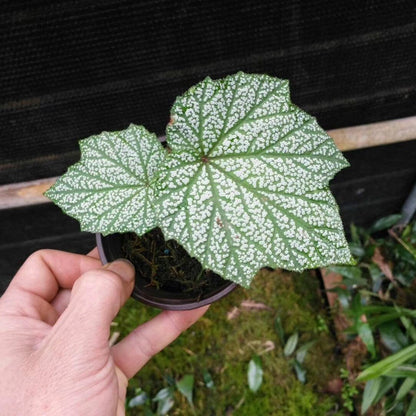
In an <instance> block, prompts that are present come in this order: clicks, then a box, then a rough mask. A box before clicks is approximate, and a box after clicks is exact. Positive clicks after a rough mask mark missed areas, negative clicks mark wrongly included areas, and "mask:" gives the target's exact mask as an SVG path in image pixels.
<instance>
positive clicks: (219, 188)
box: [47, 72, 351, 287]
mask: <svg viewBox="0 0 416 416" xmlns="http://www.w3.org/2000/svg"><path fill="white" fill-rule="evenodd" d="M166 142H167V147H166V148H164V147H163V146H162V145H161V144H160V143H159V141H158V140H157V138H156V136H155V135H154V134H151V133H149V132H148V131H147V130H146V129H145V128H144V127H142V126H135V125H131V126H130V127H129V128H127V129H126V130H122V131H119V132H113V133H109V132H103V133H101V134H100V135H96V136H91V137H89V138H88V139H85V140H82V141H81V142H80V147H81V160H80V161H79V162H78V163H77V164H75V165H73V166H72V167H70V168H69V169H68V172H67V173H66V174H65V175H63V176H62V177H61V178H60V179H58V181H57V183H56V184H55V185H54V186H53V187H52V188H51V189H50V190H49V191H48V192H47V196H48V197H49V198H51V199H52V200H53V201H54V202H56V203H57V204H58V205H59V206H60V207H61V208H62V209H63V210H64V211H65V212H66V213H68V214H69V215H71V216H73V217H75V218H76V219H78V220H79V221H80V223H81V227H82V229H83V230H86V231H91V232H100V233H103V234H105V235H106V234H111V233H126V232H133V233H135V234H137V235H138V236H143V235H146V233H148V232H150V231H151V230H152V229H154V228H155V227H159V228H160V230H161V231H162V232H163V235H164V238H165V239H166V240H170V239H172V240H175V241H177V242H178V243H179V244H180V245H181V246H182V247H183V248H184V249H185V250H186V251H187V252H188V253H189V255H190V256H191V257H194V258H196V259H197V260H198V261H199V262H200V264H201V265H202V268H203V269H207V270H211V271H213V272H214V273H217V274H219V275H220V276H222V277H223V278H225V279H228V280H231V281H234V282H236V283H238V284H240V285H242V286H244V287H248V285H249V284H250V282H251V280H252V279H253V277H254V275H255V273H256V272H257V271H258V270H259V269H260V268H261V267H264V266H270V267H273V268H275V267H281V268H285V269H289V270H296V271H300V270H304V269H306V268H312V267H317V266H323V265H328V264H333V263H350V262H351V254H350V251H349V248H348V244H347V243H346V240H345V236H344V232H343V227H342V223H341V219H340V217H339V212H338V207H337V204H336V202H335V200H334V198H333V196H332V195H331V192H330V190H329V187H328V182H329V181H330V180H331V179H332V178H333V176H334V175H335V174H336V173H337V172H338V171H339V170H341V169H342V168H344V167H346V166H348V162H347V161H346V160H345V158H344V157H343V156H342V154H341V152H339V151H338V149H337V148H336V146H335V145H334V142H333V140H332V139H331V138H330V137H329V136H328V135H327V134H326V133H325V131H324V130H323V129H322V128H321V127H319V125H318V124H317V121H316V120H315V118H314V117H312V116H310V115H308V114H307V113H305V112H304V111H302V110H301V109H299V108H298V107H297V106H295V105H294V104H293V103H292V102H291V100H290V95H289V85H288V82H287V81H286V80H281V79H279V78H274V77H270V76H267V75H253V74H245V73H242V72H239V73H237V74H234V75H231V76H228V77H226V78H224V79H220V80H212V79H210V78H206V79H205V80H203V81H202V82H200V83H199V84H197V85H195V86H194V87H191V88H190V89H189V90H188V91H187V92H186V93H185V94H183V95H182V96H180V97H178V98H177V99H176V101H175V103H174V105H173V107H172V109H171V120H170V122H169V124H168V126H167V128H166ZM147 260H148V261H151V260H149V259H147ZM173 266H176V265H173ZM198 276H199V274H198Z"/></svg>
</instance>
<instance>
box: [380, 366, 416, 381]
mask: <svg viewBox="0 0 416 416" xmlns="http://www.w3.org/2000/svg"><path fill="white" fill-rule="evenodd" d="M386 376H389V377H393V378H404V377H410V378H414V379H416V366H415V365H411V364H405V365H399V366H398V367H396V368H393V370H390V371H389V372H388V373H386Z"/></svg>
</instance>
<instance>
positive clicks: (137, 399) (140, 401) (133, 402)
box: [128, 391, 149, 408]
mask: <svg viewBox="0 0 416 416" xmlns="http://www.w3.org/2000/svg"><path fill="white" fill-rule="evenodd" d="M148 399H149V397H148V396H147V394H146V392H144V391H140V392H139V394H137V395H136V396H134V397H133V398H132V399H130V400H129V404H128V406H129V407H130V408H131V407H136V406H143V405H144V404H146V403H147V401H148Z"/></svg>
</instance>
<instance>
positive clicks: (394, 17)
mask: <svg viewBox="0 0 416 416" xmlns="http://www.w3.org/2000/svg"><path fill="white" fill-rule="evenodd" d="M415 46H416V3H415V2H414V1H411V0H395V1H392V0H378V1H369V0H368V1H363V0H359V1H358V0H357V1H333V0H316V1H300V0H281V1H269V0H267V1H244V0H238V1H236V0H231V1H210V2H207V1H171V0H170V1H165V0H163V1H162V0H151V1H150V0H149V1H119V0H113V1H112V0H101V1H95V2H94V1H85V0H83V1H77V0H73V1H70V0H56V1H53V2H51V1H40V0H30V1H29V0H26V1H9V2H2V5H1V6H0V66H1V71H0V92H1V94H0V137H1V146H0V184H2V183H10V182H18V181H23V180H31V179H38V178H42V177H48V176H55V175H60V174H62V173H63V172H64V171H65V169H66V167H67V166H68V165H69V164H71V163H73V162H74V161H75V160H77V158H78V156H79V155H78V144H77V141H78V140H79V139H81V138H84V137H87V136H89V135H91V134H96V133H99V132H101V131H103V130H110V131H111V130H119V129H123V128H125V127H127V126H128V124H129V123H130V122H134V123H137V124H143V125H145V126H146V127H147V128H148V129H149V130H151V131H154V132H156V133H157V134H163V132H164V128H165V125H166V123H167V121H168V120H169V109H170V106H171V104H172V103H173V101H174V99H175V97H176V96H177V95H179V94H181V93H182V92H184V91H185V90H186V89H188V88H189V87H190V86H191V85H193V84H194V83H195V82H197V81H199V80H201V79H203V78H204V77H205V76H207V75H210V76H211V77H213V78H218V77H222V76H224V75H226V74H229V73H234V72H236V71H238V70H244V71H247V72H260V73H268V74H270V75H274V76H279V77H281V78H287V79H289V80H290V82H291V89H292V97H293V101H294V102H295V103H296V104H297V105H299V106H300V107H302V108H304V109H305V110H306V111H309V112H311V113H312V114H314V115H316V116H317V117H318V120H319V121H320V123H321V125H322V126H323V127H324V128H327V129H328V128H334V127H341V126H347V125H357V124H362V123H369V122H374V121H380V120H386V119H394V118H398V117H404V116H408V115H413V114H415V113H416V75H415V67H416V65H415V64H416V47H415Z"/></svg>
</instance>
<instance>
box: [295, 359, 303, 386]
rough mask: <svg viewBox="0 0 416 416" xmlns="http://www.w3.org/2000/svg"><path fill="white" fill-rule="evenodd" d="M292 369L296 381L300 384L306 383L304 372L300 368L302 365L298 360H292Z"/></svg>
mask: <svg viewBox="0 0 416 416" xmlns="http://www.w3.org/2000/svg"><path fill="white" fill-rule="evenodd" d="M292 364H293V368H294V369H295V372H296V377H297V379H298V380H299V381H300V382H301V383H302V384H305V383H306V370H305V369H304V368H303V367H302V364H301V363H300V362H299V361H298V360H293V362H292Z"/></svg>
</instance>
